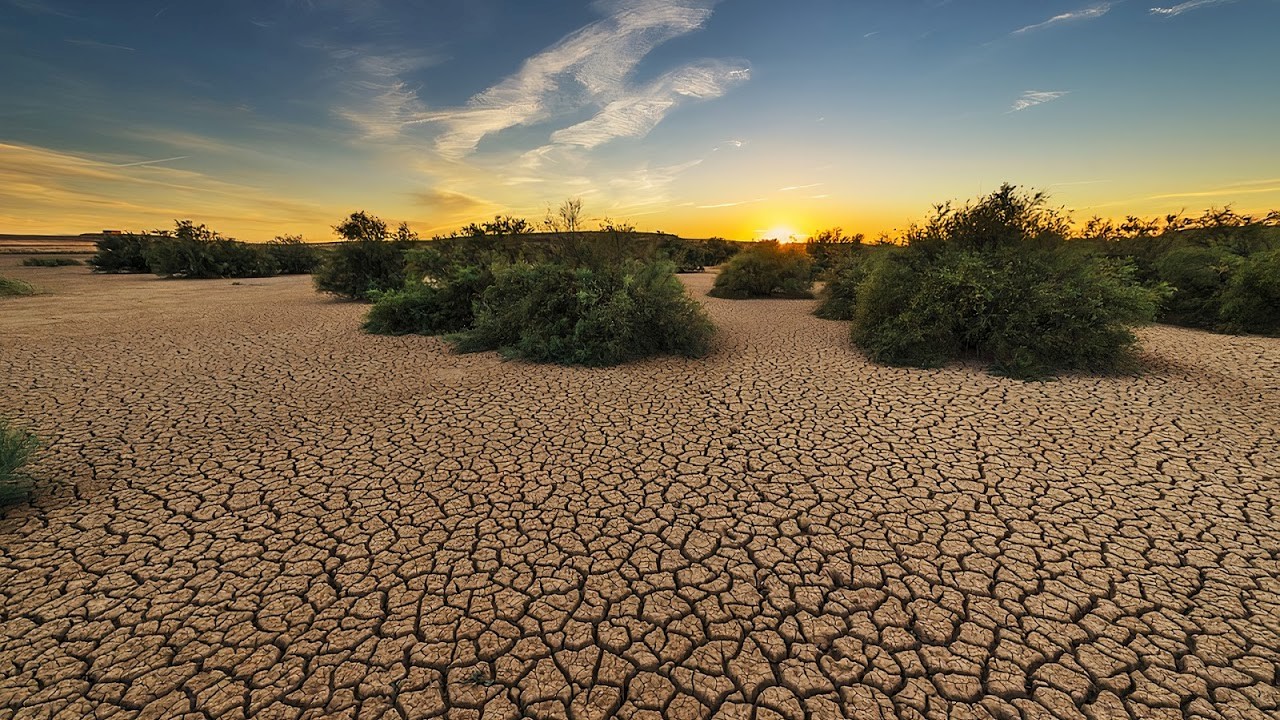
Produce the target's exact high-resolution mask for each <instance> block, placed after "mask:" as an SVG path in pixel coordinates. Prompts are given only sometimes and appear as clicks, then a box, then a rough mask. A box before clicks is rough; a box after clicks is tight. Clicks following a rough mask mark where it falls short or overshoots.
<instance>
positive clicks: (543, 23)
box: [0, 0, 1280, 240]
mask: <svg viewBox="0 0 1280 720" xmlns="http://www.w3.org/2000/svg"><path fill="white" fill-rule="evenodd" d="M1165 2H1167V3H1168V4H1160V3H1165ZM1277 27H1280V0H1189V1H1187V2H1177V1H1176V0H1115V1H1113V2H1090V1H1089V0H1083V1H1078V0H1065V1H1059V0H1034V1H1030V0H788V2H780V1H778V0H718V1H717V0H595V1H594V2H570V1H568V0H536V1H535V0H220V1H215V0H207V1H203V2H202V1H199V0H133V1H131V0H111V1H110V2H107V1H106V0H0V68H3V72H0V93H2V95H0V96H2V97H4V98H5V101H4V103H2V104H0V233H50V234H52V233H80V232H94V231H98V230H101V229H106V228H110V229H126V230H144V229H151V228H160V227H169V226H171V225H172V222H173V221H174V220H175V219H180V218H183V219H185V218H190V219H193V220H196V221H197V222H203V223H207V224H208V225H209V226H211V227H213V228H214V229H217V230H219V231H222V232H223V233H224V234H228V235H231V236H235V237H239V238H241V239H245V240H265V239H269V238H271V237H273V236H275V235H280V234H286V233H288V234H296V233H301V234H304V235H305V236H306V237H307V238H309V239H312V240H331V239H333V233H332V226H333V225H334V224H336V223H337V222H338V221H339V220H340V219H341V218H342V217H343V216H345V215H346V214H348V213H350V212H352V211H355V210H366V211H368V212H371V213H374V214H377V215H379V216H381V217H383V218H384V219H386V220H388V221H390V222H392V223H397V222H400V221H407V222H408V223H409V224H410V226H411V227H413V228H414V229H415V230H417V231H418V232H420V233H421V234H423V235H424V236H429V235H432V234H435V233H442V232H448V231H449V230H451V229H454V228H458V227H460V226H462V225H464V224H466V223H469V222H472V221H478V220H483V219H485V218H489V217H492V216H493V215H495V214H497V213H503V214H506V213H511V214H515V215H518V216H523V217H528V218H531V219H541V218H542V217H543V216H544V215H545V214H546V209H547V207H548V206H556V205H559V203H560V202H561V201H562V200H564V199H566V198H570V197H577V198H581V199H582V202H583V208H584V211H585V214H586V215H587V216H588V217H589V218H590V222H589V224H591V223H594V222H595V221H598V220H602V219H604V218H606V217H607V218H612V219H613V220H615V221H620V222H629V223H631V224H633V225H635V226H637V227H638V228H640V229H644V230H663V231H666V232H674V233H678V234H681V235H684V236H686V237H707V236H713V235H714V236H723V237H729V238H734V239H752V238H758V237H767V236H778V235H785V234H792V233H793V234H796V235H797V236H800V237H803V236H805V235H807V234H809V233H812V232H816V231H817V230H820V229H823V228H828V227H835V226H839V227H843V228H844V229H845V230H846V231H847V232H863V233H866V234H867V235H869V236H874V235H876V234H878V233H880V232H885V231H892V230H893V229H894V228H902V227H905V226H906V225H907V224H908V223H910V222H912V221H914V220H919V219H921V218H923V217H924V216H925V215H926V214H927V213H928V211H929V209H930V208H931V206H932V205H933V204H935V203H938V202H942V201H946V200H965V199H969V198H974V197H977V196H979V195H981V194H983V193H986V192H990V191H992V190H994V189H996V188H997V187H998V186H999V185H1000V184H1001V183H1003V182H1012V183H1015V184H1018V185H1023V186H1026V187H1029V188H1035V189H1042V190H1046V191H1048V192H1049V193H1050V194H1051V196H1052V198H1053V202H1054V203H1055V204H1056V205H1060V206H1062V207H1065V208H1067V209H1069V210H1071V211H1072V212H1073V213H1074V214H1075V216H1076V218H1077V219H1078V220H1081V221H1082V220H1083V219H1086V218H1087V217H1089V216H1092V215H1094V214H1097V215H1101V216H1103V217H1123V216H1125V215H1127V214H1137V215H1144V216H1154V215H1163V214H1165V213H1169V212H1177V211H1179V210H1183V209H1185V210H1187V211H1191V212H1193V213H1196V214H1198V212H1199V211H1200V210H1203V209H1205V208H1207V207H1209V206H1222V205H1226V204H1232V205H1233V206H1234V207H1235V208H1236V209H1237V210H1239V211H1242V212H1257V211H1265V210H1266V209H1270V208H1280V135H1278V134H1277V130H1276V128H1280V86H1278V85H1277V81H1276V78H1275V72H1276V68H1280V43H1278V42H1276V40H1275V28H1277Z"/></svg>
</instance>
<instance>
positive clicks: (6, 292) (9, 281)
mask: <svg viewBox="0 0 1280 720" xmlns="http://www.w3.org/2000/svg"><path fill="white" fill-rule="evenodd" d="M35 292H36V289H35V288H34V287H32V285H31V283H29V282H26V281H24V280H17V279H15V278H7V277H0V297H19V296H22V295H34V294H35Z"/></svg>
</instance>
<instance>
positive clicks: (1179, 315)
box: [1154, 246, 1242, 328]
mask: <svg viewBox="0 0 1280 720" xmlns="http://www.w3.org/2000/svg"><path fill="white" fill-rule="evenodd" d="M1241 262H1242V258H1240V256H1238V255H1236V254H1235V253H1233V252H1231V251H1230V250H1227V249H1226V248H1223V247H1198V246H1182V247H1176V248H1174V249H1172V250H1170V251H1169V252H1167V253H1165V254H1164V255H1161V256H1160V257H1159V258H1158V259H1157V260H1156V261H1155V264H1154V267H1155V270H1156V277H1158V278H1159V279H1160V281H1162V282H1165V283H1168V284H1169V286H1170V288H1171V289H1172V293H1171V294H1170V297H1169V299H1168V300H1167V301H1166V302H1165V305H1164V308H1163V312H1162V313H1161V315H1160V318H1161V319H1162V320H1164V321H1166V322H1171V323H1174V324H1175V325H1188V326H1191V327H1201V328H1212V327H1215V326H1216V325H1217V324H1218V318H1219V315H1220V313H1221V310H1222V293H1223V291H1225V290H1226V289H1227V284H1228V283H1229V282H1230V280H1231V275H1232V273H1233V272H1234V271H1235V269H1236V268H1237V267H1238V266H1239V265H1240V264H1241Z"/></svg>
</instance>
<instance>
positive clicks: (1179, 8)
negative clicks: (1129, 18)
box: [1151, 0, 1235, 17]
mask: <svg viewBox="0 0 1280 720" xmlns="http://www.w3.org/2000/svg"><path fill="white" fill-rule="evenodd" d="M1230 2H1235V0H1189V1H1188V2H1184V3H1179V4H1178V5H1174V6H1172V7H1153V8H1151V14H1152V15H1164V16H1165V17H1175V16H1178V15H1181V14H1182V13H1184V12H1188V11H1190V10H1199V9H1200V8H1205V7H1213V6H1214V5H1226V4H1227V3H1230Z"/></svg>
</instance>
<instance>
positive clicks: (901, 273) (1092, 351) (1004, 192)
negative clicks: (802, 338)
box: [852, 185, 1161, 379]
mask: <svg viewBox="0 0 1280 720" xmlns="http://www.w3.org/2000/svg"><path fill="white" fill-rule="evenodd" d="M1064 228H1065V223H1063V222H1062V219H1061V217H1060V216H1059V215H1057V213H1055V212H1054V211H1052V210H1050V209H1049V208H1047V207H1046V205H1045V197H1044V196H1043V195H1041V194H1036V195H1025V194H1022V193H1019V192H1017V190H1016V188H1014V187H1012V186H1008V185H1006V186H1004V187H1002V188H1001V189H1000V190H999V191H997V192H996V193H994V194H992V195H991V196H988V197H986V198H983V199H982V200H981V201H979V202H978V203H977V204H975V205H971V206H965V207H964V208H961V209H959V210H955V209H952V208H951V207H950V206H941V207H940V209H939V213H938V215H936V216H935V217H934V218H933V219H931V220H930V221H929V223H928V224H927V225H926V226H925V227H924V228H913V229H912V231H911V232H910V233H909V234H908V245H907V246H906V247H905V248H903V249H901V250H893V251H889V252H884V253H881V254H880V255H879V256H877V257H876V258H875V259H874V260H873V261H872V262H871V264H870V266H869V267H868V268H867V269H866V277H865V279H864V280H863V281H862V282H861V284H860V285H859V287H858V291H857V294H856V307H855V308H854V313H853V314H854V317H853V327H852V336H853V340H854V342H855V343H856V344H857V345H858V346H859V347H861V348H863V349H864V350H865V351H866V352H867V354H868V355H869V356H870V357H871V358H872V359H873V360H875V361H878V362H885V363H889V364H895V365H910V366H919V367H935V366H938V365H941V364H943V363H945V362H947V361H949V360H953V359H957V358H962V357H976V358H980V359H983V360H986V361H988V362H990V363H991V364H992V369H993V370H994V371H995V372H998V373H1001V374H1005V375H1009V376H1011V377H1016V378H1021V379H1033V378H1039V377H1045V376H1048V375H1052V374H1053V373H1055V372H1057V371H1063V370H1084V371H1091V372H1112V371H1117V370H1124V369H1130V368H1132V367H1133V361H1134V357H1135V350H1136V343H1137V339H1136V337H1135V336H1134V334H1133V331H1132V329H1131V328H1132V327H1133V326H1135V325H1140V324H1143V323H1147V322H1150V321H1151V320H1152V319H1153V317H1154V315H1155V311H1156V307H1157V305H1158V302H1159V299H1160V294H1161V293H1160V292H1159V291H1158V290H1157V289H1152V288H1146V287H1143V286H1142V285H1140V284H1139V283H1137V282H1136V281H1135V279H1134V277H1133V269H1132V267H1131V266H1130V265H1128V264H1125V263H1121V262H1116V261H1111V260H1105V259H1098V258H1095V257H1093V256H1091V255H1089V254H1087V253H1084V252H1081V251H1079V250H1077V249H1076V248H1072V247H1069V246H1067V245H1066V244H1065V243H1064V242H1063V238H1064V237H1065V231H1064Z"/></svg>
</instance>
